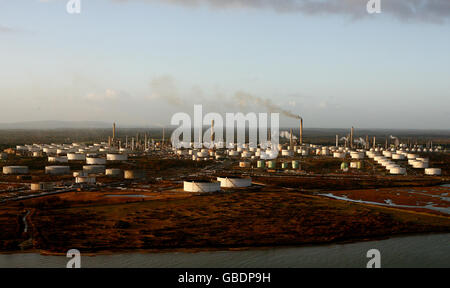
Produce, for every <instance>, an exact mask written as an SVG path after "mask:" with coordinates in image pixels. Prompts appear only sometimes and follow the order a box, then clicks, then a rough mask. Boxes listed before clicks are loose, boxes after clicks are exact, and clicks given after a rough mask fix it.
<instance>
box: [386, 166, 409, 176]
mask: <svg viewBox="0 0 450 288" xmlns="http://www.w3.org/2000/svg"><path fill="white" fill-rule="evenodd" d="M389 173H391V174H393V175H404V174H406V168H403V167H395V168H392V169H390V170H389Z"/></svg>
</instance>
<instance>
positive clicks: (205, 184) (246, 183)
mask: <svg viewBox="0 0 450 288" xmlns="http://www.w3.org/2000/svg"><path fill="white" fill-rule="evenodd" d="M250 186H252V178H250V177H217V181H201V180H191V181H184V184H183V189H184V191H185V192H193V193H210V192H219V191H221V188H246V187H250Z"/></svg>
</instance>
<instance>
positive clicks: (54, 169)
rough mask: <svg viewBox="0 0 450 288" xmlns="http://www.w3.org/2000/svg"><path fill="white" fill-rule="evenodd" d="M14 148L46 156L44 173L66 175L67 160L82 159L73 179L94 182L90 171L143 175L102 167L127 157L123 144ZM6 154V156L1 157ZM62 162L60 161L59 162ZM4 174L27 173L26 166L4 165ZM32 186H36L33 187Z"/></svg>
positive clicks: (141, 175)
mask: <svg viewBox="0 0 450 288" xmlns="http://www.w3.org/2000/svg"><path fill="white" fill-rule="evenodd" d="M16 151H17V152H18V153H20V154H22V155H30V156H33V157H44V156H46V157H47V161H48V162H49V163H50V164H51V165H47V166H45V173H46V174H49V175H67V174H70V173H71V170H70V166H68V165H64V164H68V163H70V162H74V161H77V162H84V163H85V164H86V165H84V166H83V170H82V171H76V172H73V176H74V177H75V182H76V183H95V181H96V180H95V177H94V176H90V175H99V174H103V175H106V176H111V177H122V176H123V177H124V178H125V179H139V178H143V172H142V171H132V170H130V171H122V170H120V169H106V164H107V162H122V161H127V160H128V151H127V150H126V149H124V148H120V149H116V148H113V147H110V146H108V144H107V143H104V142H102V143H96V144H93V145H85V144H78V143H72V144H32V145H18V146H16ZM5 158H6V157H5ZM61 164H63V165H61ZM3 174H5V175H23V174H29V168H28V167H27V166H5V167H3ZM35 188H36V187H35Z"/></svg>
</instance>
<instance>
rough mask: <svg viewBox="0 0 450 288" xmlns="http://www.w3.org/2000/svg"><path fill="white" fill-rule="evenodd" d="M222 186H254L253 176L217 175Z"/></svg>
mask: <svg viewBox="0 0 450 288" xmlns="http://www.w3.org/2000/svg"><path fill="white" fill-rule="evenodd" d="M217 181H219V182H220V187H222V188H243V187H250V186H252V178H250V177H248V178H234V177H233V178H228V177H217Z"/></svg>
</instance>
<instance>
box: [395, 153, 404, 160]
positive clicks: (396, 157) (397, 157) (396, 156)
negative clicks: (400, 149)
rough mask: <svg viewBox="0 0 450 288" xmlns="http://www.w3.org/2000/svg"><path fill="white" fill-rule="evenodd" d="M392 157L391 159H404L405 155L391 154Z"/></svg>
mask: <svg viewBox="0 0 450 288" xmlns="http://www.w3.org/2000/svg"><path fill="white" fill-rule="evenodd" d="M392 159H393V160H404V159H405V155H403V154H392Z"/></svg>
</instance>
